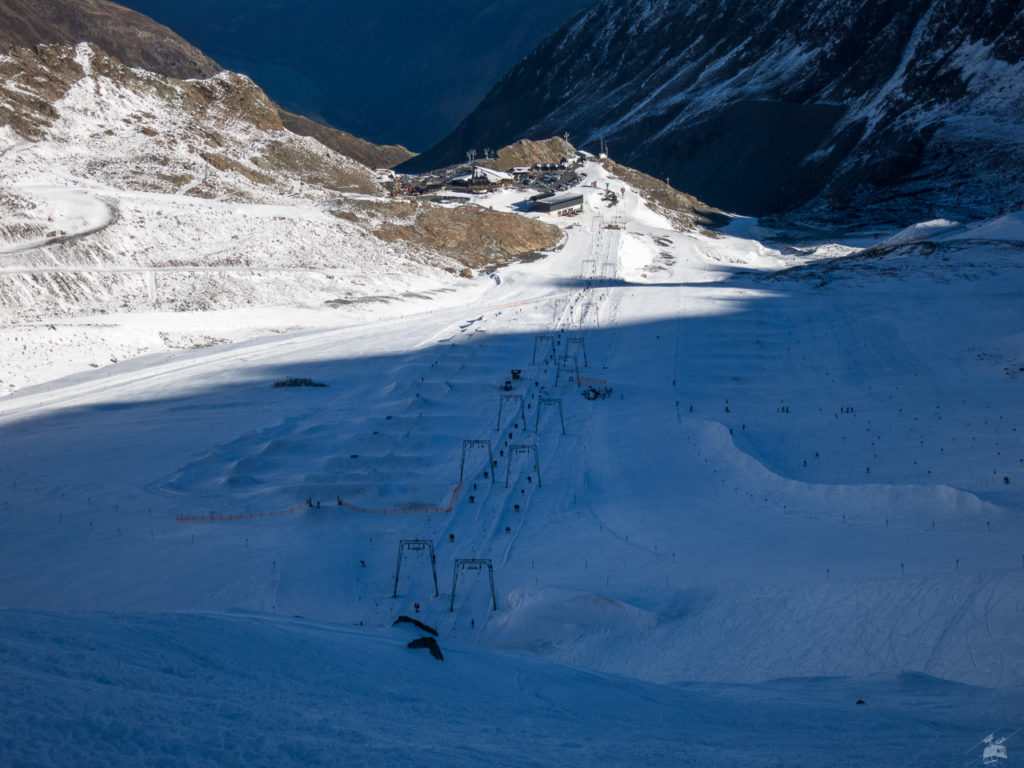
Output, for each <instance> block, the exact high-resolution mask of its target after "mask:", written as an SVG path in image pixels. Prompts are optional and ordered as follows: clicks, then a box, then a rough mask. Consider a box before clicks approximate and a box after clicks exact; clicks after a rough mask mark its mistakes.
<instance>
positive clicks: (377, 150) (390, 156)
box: [278, 108, 416, 168]
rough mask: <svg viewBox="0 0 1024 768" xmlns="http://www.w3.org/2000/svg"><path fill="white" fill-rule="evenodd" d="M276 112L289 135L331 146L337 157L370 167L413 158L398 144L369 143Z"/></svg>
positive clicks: (413, 154) (344, 133)
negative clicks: (293, 134) (296, 135)
mask: <svg viewBox="0 0 1024 768" xmlns="http://www.w3.org/2000/svg"><path fill="white" fill-rule="evenodd" d="M278 113H279V114H280V116H281V122H282V123H283V124H284V127H285V128H287V129H288V130H289V131H291V132H292V133H297V134H299V135H300V136H310V137H312V138H314V139H316V140H317V141H319V142H320V143H321V144H323V145H324V146H325V147H330V148H331V149H333V150H334V151H335V152H338V153H339V154H342V155H345V156H346V157H351V158H352V159H353V160H358V161H359V162H360V163H362V164H363V165H365V166H367V167H369V168H394V167H395V166H396V165H398V164H399V163H404V162H405V161H406V160H408V159H409V158H412V157H416V153H415V152H411V151H409V150H408V149H406V148H405V147H403V146H401V145H397V144H371V143H370V142H369V141H366V140H365V139H360V138H359V137H358V136H353V135H352V134H351V133H346V132H345V131H339V130H336V129H335V128H330V127H328V126H326V125H321V124H320V123H317V122H314V121H312V120H310V119H309V118H308V117H303V116H302V115H296V114H293V113H291V112H288V111H286V110H283V109H280V108H279V109H278Z"/></svg>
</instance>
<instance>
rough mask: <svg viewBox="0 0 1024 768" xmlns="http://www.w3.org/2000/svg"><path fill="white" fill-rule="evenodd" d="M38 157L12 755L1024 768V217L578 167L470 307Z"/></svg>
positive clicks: (7, 137) (278, 196)
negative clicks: (838, 220) (861, 214)
mask: <svg viewBox="0 0 1024 768" xmlns="http://www.w3.org/2000/svg"><path fill="white" fill-rule="evenodd" d="M93 67H94V69H95V67H96V64H95V62H93ZM82 90H83V93H84V91H85V90H86V89H85V88H84V86H83V89H82ZM93 92H95V89H94V90H93ZM68 98H69V99H71V98H72V96H68ZM74 98H78V96H74ZM83 98H84V97H83ZM76 108H77V107H76ZM155 108H156V105H155V104H150V105H148V106H147V105H143V104H127V103H126V106H125V109H126V110H127V111H126V114H135V113H141V111H151V110H153V109H155ZM83 109H84V108H83ZM154 114H155V113H154ZM146 119H147V120H148V118H146ZM78 124H79V125H81V124H82V123H78ZM146 124H147V125H149V123H146ZM153 124H154V125H155V124H157V123H155V122H154V123H153ZM52 130H53V131H54V133H53V134H51V135H50V138H49V139H47V140H41V141H38V142H35V143H31V144H28V145H19V144H17V142H16V141H15V140H14V137H13V134H11V133H4V134H2V135H0V138H2V139H3V141H4V142H5V143H4V144H3V147H5V148H9V152H8V154H7V155H6V156H4V158H3V163H4V164H5V176H4V186H3V192H4V194H5V196H6V197H5V198H4V200H5V201H6V202H5V206H6V207H5V208H4V211H5V216H7V213H6V212H10V218H5V219H4V230H3V232H4V239H3V244H2V249H0V250H2V256H0V260H2V268H3V270H4V271H5V272H8V273H16V274H19V275H22V276H23V277H22V278H19V280H23V282H19V281H15V280H11V281H8V282H5V283H3V285H4V286H6V290H7V291H9V293H8V294H7V295H5V297H4V312H5V313H6V314H5V317H4V320H5V327H4V329H3V332H2V334H3V335H2V344H3V347H2V348H3V358H2V365H3V369H2V374H0V378H2V379H3V380H4V385H5V387H7V385H8V384H14V385H15V386H14V387H13V390H12V391H11V393H10V394H9V395H7V396H6V397H4V399H3V400H0V430H2V437H3V439H2V440H0V468H2V472H0V499H2V507H0V606H2V607H3V608H5V609H6V610H5V611H4V613H3V621H2V622H0V716H2V719H3V723H4V728H3V735H2V736H0V764H3V765H11V766H14V765H38V766H69V765H124V766H132V765H189V766H193V765H195V766H207V765H208V766H220V765H246V766H250V765H267V766H291V765H294V766H300V765H301V766H311V765H325V766H327V765H330V766H337V765H348V764H355V765H372V766H377V765H379V766H393V765H424V766H429V765H458V766H461V765H465V766H470V765H473V766H478V765H503V766H520V765H521V766H539V765H594V766H604V765H616V766H648V765H653V766H661V765H664V766H765V765H785V766H878V765H899V766H921V767H922V768H924V767H934V766H960V765H966V764H969V761H971V760H974V759H975V758H980V756H981V753H982V749H983V748H984V744H983V743H982V741H981V740H982V739H983V738H984V737H985V736H986V735H987V734H991V733H995V734H996V736H1010V737H1011V738H1009V739H1008V740H1007V742H1006V747H1007V750H1008V752H1009V754H1010V756H1011V759H1016V758H1015V756H1016V755H1019V752H1020V749H1019V744H1017V743H1015V742H1016V741H1017V738H1019V737H1017V738H1014V737H1012V734H1013V733H1014V731H1015V729H1017V728H1019V727H1020V726H1021V725H1022V724H1024V688H1022V686H1024V645H1022V640H1021V629H1022V626H1024V624H1022V616H1024V560H1022V556H1024V534H1022V520H1021V512H1022V508H1024V491H1022V484H1024V418H1022V417H1024V396H1022V394H1024V329H1022V325H1021V320H1022V317H1021V307H1022V306H1024V302H1022V301H1021V298H1022V290H1024V273H1022V270H1021V263H1022V262H1021V242H1022V236H1024V224H1022V216H1021V214H1016V215H1011V216H1006V217H1003V218H1002V219H1000V220H998V221H996V222H991V223H987V224H982V225H972V224H954V223H953V222H948V221H943V222H929V223H927V224H922V225H920V226H919V227H917V228H914V229H913V230H911V231H907V232H904V233H902V234H901V235H899V236H897V237H892V238H891V239H888V240H886V238H887V237H889V236H891V235H893V234H895V233H891V232H890V233H885V234H884V235H878V236H875V235H871V236H865V238H864V239H863V240H860V241H857V242H856V244H854V245H850V244H849V243H811V244H808V243H788V242H783V241H784V239H785V238H784V236H782V235H776V236H774V239H771V240H766V242H759V241H757V240H753V239H749V238H744V237H739V236H736V235H733V234H729V233H731V232H737V233H739V232H755V231H756V232H758V233H760V234H761V235H763V236H764V237H765V238H768V237H769V236H771V234H772V233H770V232H768V231H767V230H765V229H762V228H755V227H753V226H750V225H749V223H748V224H744V223H743V222H738V223H737V224H735V225H734V226H733V227H730V228H729V230H728V233H726V234H720V233H709V232H706V231H694V232H679V231H675V230H673V229H672V228H671V227H670V225H669V223H668V222H667V221H666V220H664V219H663V218H661V217H660V216H659V215H658V214H657V213H656V212H655V211H653V210H652V209H651V208H649V207H648V205H647V203H645V201H644V200H643V199H642V197H641V196H640V195H639V193H638V192H637V191H636V190H634V189H633V188H631V187H629V186H628V185H626V184H624V183H623V182H622V181H620V180H618V179H616V178H613V177H610V176H609V175H608V173H607V171H606V170H605V169H604V167H603V166H601V165H599V164H597V163H594V162H591V163H588V164H587V165H586V166H585V167H584V169H583V170H584V172H585V173H586V174H587V176H586V180H587V183H588V186H585V187H584V186H580V187H578V188H577V190H575V191H578V192H580V193H582V194H583V195H584V198H585V208H584V212H583V213H582V214H581V215H580V216H579V217H577V218H575V219H557V218H556V217H549V216H546V215H541V214H528V215H530V216H535V217H538V218H542V219H544V220H545V221H549V222H552V223H559V225H560V226H562V227H563V229H564V233H565V236H566V238H565V241H564V244H563V245H562V247H561V248H559V249H558V250H557V251H555V252H552V253H548V254H546V255H545V257H544V258H542V259H540V260H538V261H534V262H531V263H525V264H518V265H513V266H508V267H504V268H502V269H501V270H499V271H498V272H496V273H495V274H493V275H483V276H479V277H476V278H473V279H471V280H467V279H456V278H455V277H453V276H452V275H451V273H450V272H449V271H445V270H443V269H442V268H440V267H438V266H436V265H432V264H430V263H427V262H426V261H422V260H419V258H418V255H417V254H416V253H414V252H413V251H411V250H402V249H399V248H397V247H396V246H389V245H385V244H384V243H383V242H382V241H380V240H378V239H375V238H374V237H372V236H371V235H370V234H368V233H367V231H366V229H365V228H360V227H359V226H357V225H356V224H354V223H351V222H348V221H346V220H342V219H338V218H337V217H333V216H329V215H328V214H327V213H325V212H324V209H323V206H322V205H321V204H322V203H325V202H326V201H327V200H328V198H329V197H331V196H333V195H336V194H341V193H332V194H331V195H328V193H327V192H325V191H324V190H323V189H319V190H310V189H300V188H299V187H298V186H296V188H295V190H294V192H291V193H289V192H288V191H286V190H283V189H280V188H277V187H273V188H271V189H270V191H267V189H265V188H261V187H259V186H257V185H255V184H254V185H252V186H249V185H245V184H243V182H241V181H239V180H238V178H240V177H238V178H235V180H234V181H232V182H230V183H231V184H235V185H236V192H231V191H230V190H229V189H228V186H229V180H224V181H223V182H221V183H222V184H223V190H224V191H223V194H224V195H227V196H226V197H221V198H220V199H217V197H218V196H217V195H214V196H212V197H196V196H190V195H188V194H179V193H180V192H181V191H182V190H181V189H177V188H156V189H152V190H140V189H137V188H136V187H134V186H132V185H129V184H120V183H119V181H118V179H119V178H121V176H119V174H120V172H121V171H122V170H123V168H122V169H120V170H119V169H117V168H115V169H113V170H111V169H110V168H107V169H105V170H102V172H101V171H100V170H97V171H96V173H95V174H93V175H90V174H89V173H88V172H87V171H88V167H87V166H88V157H89V153H90V152H91V151H92V149H91V148H90V147H94V146H98V145H99V144H101V143H103V142H106V141H107V139H108V138H109V137H107V138H103V136H104V134H103V132H102V131H98V136H95V137H92V138H89V137H86V136H85V135H84V134H83V137H82V138H81V141H82V142H89V141H94V142H96V144H94V145H89V144H86V145H85V147H84V148H83V149H82V154H81V155H78V154H77V153H78V150H77V149H74V148H73V147H72V146H71V145H70V144H66V145H64V146H63V148H62V146H61V141H60V140H58V139H59V137H60V136H64V135H65V134H62V133H61V131H62V130H64V129H63V128H60V126H58V127H56V128H53V129H52ZM68 130H70V129H68ZM90 130H91V129H90ZM90 135H91V134H90ZM54 137H57V138H54ZM254 140H255V139H254ZM0 151H2V150H0ZM183 152H184V150H183ZM105 156H107V157H109V155H105ZM188 157H191V156H190V155H187V154H183V155H182V158H185V159H187V158H188ZM182 162H185V160H184V159H183V160H182ZM79 163H81V164H79ZM197 167H198V166H197ZM7 168H10V169H11V170H10V173H9V174H8V173H6V169H7ZM224 173H225V174H227V173H228V172H227V171H225V172H224ZM225 179H227V176H225ZM192 181H193V182H197V183H198V182H199V181H201V179H197V178H195V177H193V178H192ZM590 182H596V184H595V186H593V187H592V186H589V183H590ZM181 183H182V184H187V183H191V182H186V181H184V176H182V180H181ZM606 185H610V186H611V188H612V189H613V190H614V191H616V192H618V193H619V197H618V202H617V204H615V205H614V207H610V206H609V203H608V202H607V201H606V200H605V199H604V188H605V186H606ZM243 187H244V190H243V191H245V195H241V193H240V192H238V191H237V190H242V188H243ZM361 195H362V193H358V194H357V193H349V198H350V199H362V197H361ZM526 195H527V193H525V192H524V193H521V194H520V193H511V192H503V193H499V194H496V195H495V196H493V197H491V198H489V199H488V202H489V204H490V205H492V206H494V207H497V208H501V209H504V210H516V209H517V207H518V206H519V204H520V203H521V202H522V201H523V200H524V199H525V197H526ZM16 215H17V216H20V217H21V218H20V219H17V218H16ZM62 237H78V238H79V239H78V240H77V241H75V246H74V249H73V250H71V251H69V250H68V249H66V248H64V249H60V248H57V247H56V246H54V245H52V244H51V245H48V244H47V243H49V242H50V241H51V240H52V239H53V238H62ZM864 241H869V242H873V243H878V245H877V246H876V247H871V248H864V247H863V246H864V244H865V242H864ZM883 241H884V242H883ZM92 249H96V250H92ZM100 251H101V252H102V254H103V256H104V258H103V259H99V258H96V253H97V252H100ZM196 251H201V252H202V253H203V254H206V255H207V257H208V259H209V260H210V263H209V265H208V266H209V267H210V270H209V272H210V273H211V274H210V276H209V277H208V279H207V278H206V277H204V271H203V269H202V265H201V264H197V263H196V262H195V260H191V261H186V256H188V257H189V258H191V257H192V256H193V255H194V253H195V252H196ZM69 253H70V254H71V256H73V257H74V258H75V259H77V261H76V262H75V263H66V262H62V261H61V258H70V256H69V255H68V254H69ZM114 257H117V259H116V260H114V261H112V259H114ZM182 265H184V266H182ZM93 270H96V271H103V270H117V271H121V272H123V273H124V275H125V280H126V281H128V279H129V277H131V279H132V280H135V281H137V282H126V283H125V284H124V286H122V288H119V289H118V290H119V291H120V293H116V300H115V301H111V300H110V299H111V294H110V293H109V285H110V284H109V283H106V282H104V283H102V284H101V283H100V282H99V281H98V280H97V281H95V282H91V280H92V278H90V277H89V276H90V275H93V274H95V273H94V272H93ZM182 270H184V271H187V272H188V277H187V280H186V279H185V278H184V277H183V276H182ZM213 273H215V274H213ZM232 273H238V274H236V275H234V276H233V275H232ZM328 274H329V275H331V276H332V277H331V279H330V280H328V278H327V277H326V275H328ZM76 275H77V276H78V278H80V280H79V279H78V278H74V276H76ZM73 278H74V279H75V280H78V282H76V283H75V285H76V287H75V288H74V290H71V291H69V292H68V293H67V294H63V293H61V292H59V291H50V290H48V289H44V288H40V287H39V286H46V285H51V284H57V283H60V282H61V281H70V280H72V279H73ZM236 278H237V279H236ZM339 284H343V287H340V288H339V287H336V286H337V285H339ZM34 286H35V287H34ZM90 286H92V287H93V289H94V290H95V292H94V293H90V290H92V289H90ZM331 291H334V293H331ZM410 293H415V294H416V295H415V296H410V295H409V294H410ZM62 296H64V297H65V298H63V299H62V298H61V297H62ZM375 296H386V297H389V298H392V299H395V297H404V298H402V299H401V300H398V299H395V300H391V301H388V302H384V303H376V302H372V301H368V300H363V301H357V299H372V298H373V297H375ZM154 297H155V298H154ZM332 297H334V298H338V299H351V300H350V301H338V302H334V304H333V305H332V306H327V305H325V303H324V302H325V301H326V300H328V299H330V298H332ZM430 297H433V298H430ZM37 299H38V302H37ZM90 302H94V303H92V304H90ZM111 357H114V358H117V359H118V360H119V361H120V362H118V363H117V364H113V363H111V362H110V358H111ZM92 362H95V363H96V366H97V367H93V366H92V365H90V363H92ZM275 384H278V385H281V386H274V385H275ZM285 384H287V385H290V386H285ZM314 385H323V386H314ZM8 388H9V387H8ZM403 541H404V542H418V544H415V545H414V546H406V547H404V548H403V547H401V546H400V544H401V542H403ZM428 542H429V544H430V545H431V546H432V551H433V552H434V560H433V561H432V560H431V556H430V552H431V548H428V547H427V546H426V543H428ZM460 560H461V561H470V562H464V563H462V564H461V565H456V562H457V561H460ZM481 561H487V562H489V564H490V566H491V569H489V568H488V567H487V563H485V562H481ZM455 573H458V583H457V588H455V584H454V578H453V577H454V574H455ZM491 573H493V588H494V592H493V600H494V602H493V603H492V592H491V581H490V579H489V574H491ZM435 574H436V575H435ZM396 575H397V578H396ZM417 609H418V613H417ZM401 615H407V616H411V617H414V618H416V619H418V620H420V621H421V622H423V623H424V624H426V625H429V626H431V627H433V628H435V629H436V630H437V633H438V636H437V643H438V645H439V647H440V651H441V653H442V654H443V660H441V661H439V660H437V659H435V658H434V657H432V655H431V654H430V653H429V652H428V651H427V650H424V649H410V648H408V647H407V643H409V642H410V641H412V640H416V639H418V638H420V637H423V636H425V635H426V632H425V631H421V630H419V629H417V628H415V627H414V626H413V625H411V624H408V623H403V624H400V625H398V626H393V622H394V621H395V619H397V618H398V617H399V616H401ZM979 745H980V746H979ZM975 762H976V763H980V760H976V761H975Z"/></svg>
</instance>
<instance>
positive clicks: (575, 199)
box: [533, 194, 583, 216]
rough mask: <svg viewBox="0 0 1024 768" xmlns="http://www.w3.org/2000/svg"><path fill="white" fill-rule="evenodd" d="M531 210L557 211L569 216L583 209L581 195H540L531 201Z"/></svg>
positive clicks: (561, 214) (559, 213) (542, 211)
mask: <svg viewBox="0 0 1024 768" xmlns="http://www.w3.org/2000/svg"><path fill="white" fill-rule="evenodd" d="M533 210H535V211H540V212H541V213H557V214H558V215H559V216H569V215H571V214H574V213H580V212H582V211H583V195H580V194H572V195H559V196H557V197H542V198H541V199H539V200H534V201H533Z"/></svg>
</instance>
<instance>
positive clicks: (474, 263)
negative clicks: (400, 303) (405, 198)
mask: <svg viewBox="0 0 1024 768" xmlns="http://www.w3.org/2000/svg"><path fill="white" fill-rule="evenodd" d="M385 205H386V204H385ZM388 212H390V213H392V214H395V215H397V217H398V218H397V220H391V221H387V222H384V223H382V224H381V225H380V226H379V227H378V228H377V229H375V230H374V233H373V234H374V235H376V236H377V237H378V238H380V239H381V240H383V241H385V242H388V243H392V242H395V241H396V240H402V241H405V242H409V243H412V244H414V245H418V246H421V247H424V248H427V249H429V250H431V251H435V252H438V253H440V254H442V255H444V256H447V257H448V258H450V259H453V260H455V261H457V262H458V263H459V264H461V265H462V266H463V267H464V268H466V269H468V270H477V271H486V270H488V269H493V268H495V267H499V266H502V265H504V264H509V263H511V262H515V261H532V260H534V259H537V258H540V256H541V253H540V252H541V251H546V250H550V249H552V248H554V247H556V246H557V245H558V244H559V243H560V242H561V241H562V231H561V230H560V229H559V228H558V227H556V226H554V225H551V224H545V223H544V222H540V221H536V220H534V219H528V218H526V217H525V216H520V215H518V214H515V213H504V212H501V211H493V210H491V209H489V208H482V207H480V206H478V205H463V206H459V207H456V208H448V207H443V206H439V205H433V204H431V203H421V202H416V203H412V204H405V205H403V206H401V207H397V206H395V207H394V208H393V209H392V210H391V211H388ZM382 213H384V211H378V215H379V214H382Z"/></svg>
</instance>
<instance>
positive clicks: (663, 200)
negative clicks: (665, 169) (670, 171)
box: [603, 158, 729, 234]
mask: <svg viewBox="0 0 1024 768" xmlns="http://www.w3.org/2000/svg"><path fill="white" fill-rule="evenodd" d="M603 165H604V167H605V170H607V171H608V172H609V173H610V174H612V175H613V176H615V177H616V178H618V179H622V181H624V182H626V183H627V184H629V185H630V186H632V187H633V188H635V189H636V190H637V191H638V192H639V193H640V195H641V196H642V197H643V198H644V200H646V201H647V203H648V204H649V205H651V206H652V207H654V209H655V210H656V211H657V212H658V213H660V214H662V215H663V216H665V217H666V218H667V219H668V220H669V221H671V222H672V226H673V227H675V228H676V229H678V230H679V231H681V232H690V231H693V230H696V229H705V234H714V232H713V230H714V228H715V227H722V226H725V225H726V224H728V223H729V217H728V216H727V215H726V214H725V212H724V211H720V210H718V209H717V208H713V207H711V206H710V205H708V204H707V203H702V202H701V201H700V200H698V199H697V198H696V197H694V196H693V195H688V194H686V193H685V192H680V191H679V190H678V189H675V188H674V187H671V186H669V185H668V184H666V183H665V182H664V181H661V180H660V179H656V178H654V177H653V176H648V175H647V174H646V173H641V172H640V171H637V170H635V169H633V168H629V167H627V166H625V165H619V164H618V163H616V162H615V161H614V160H612V159H611V158H607V159H605V160H604V163H603ZM709 229H710V231H708V230H709Z"/></svg>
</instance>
